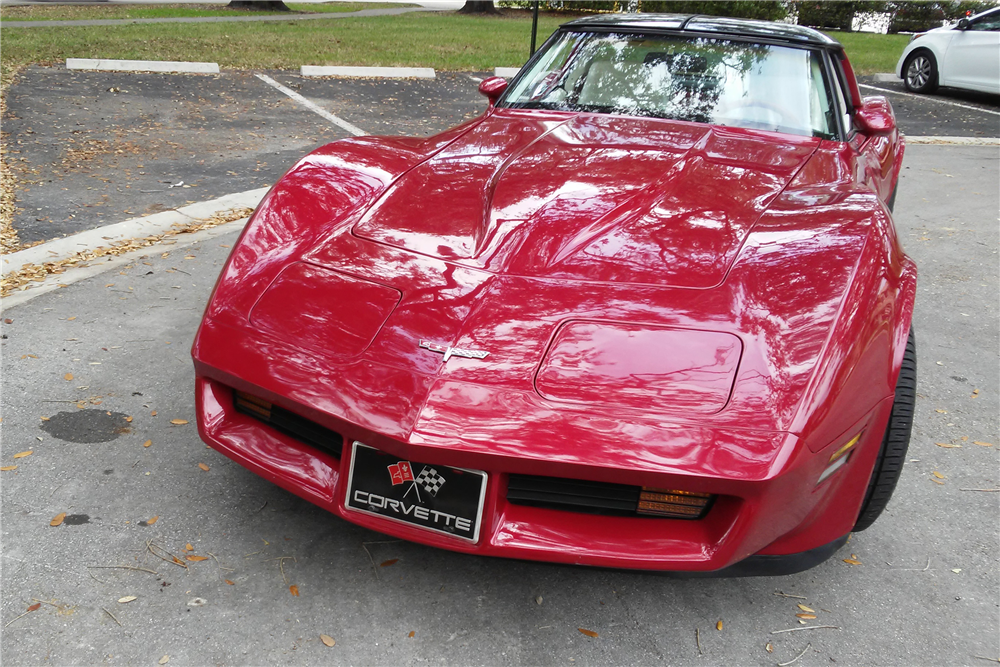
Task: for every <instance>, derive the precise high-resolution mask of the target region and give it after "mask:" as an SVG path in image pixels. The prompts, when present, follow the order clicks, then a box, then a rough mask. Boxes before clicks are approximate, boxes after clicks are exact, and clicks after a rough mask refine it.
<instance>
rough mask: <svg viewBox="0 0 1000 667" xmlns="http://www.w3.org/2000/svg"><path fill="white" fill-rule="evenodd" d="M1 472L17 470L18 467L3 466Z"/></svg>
mask: <svg viewBox="0 0 1000 667" xmlns="http://www.w3.org/2000/svg"><path fill="white" fill-rule="evenodd" d="M0 470H2V471H4V472H7V471H8V470H17V466H3V467H2V468H0Z"/></svg>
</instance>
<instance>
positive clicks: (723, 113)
mask: <svg viewBox="0 0 1000 667" xmlns="http://www.w3.org/2000/svg"><path fill="white" fill-rule="evenodd" d="M500 106H505V107H509V108H516V109H556V110H561V111H590V112H597V113H613V114H626V115H633V116H649V117H653V118H672V119H676V120H686V121H693V122H696V123H715V124H717V125H730V126H735V127H746V128H753V129H762V130H772V131H775V132H786V133H789V134H798V135H804V136H816V137H823V138H826V139H832V138H834V137H835V128H836V125H835V116H834V111H833V105H832V104H831V102H830V97H829V95H828V94H827V87H826V85H825V84H824V81H823V67H822V60H821V55H820V53H819V52H818V51H813V50H809V49H798V48H793V47H786V46H773V45H768V44H754V43H748V42H738V41H731V40H725V39H711V38H702V37H680V36H660V35H634V34H607V33H581V32H565V33H562V34H561V35H559V36H558V37H557V38H556V39H555V40H553V41H552V42H550V43H549V45H548V47H547V48H546V49H545V51H544V52H543V53H541V54H540V55H539V58H538V60H536V61H535V63H534V65H532V67H531V68H530V69H529V70H528V71H526V72H524V73H522V75H521V76H520V77H519V78H518V80H517V82H516V85H514V86H513V87H512V88H511V90H510V91H508V93H507V94H506V95H505V96H504V98H503V101H502V103H501V105H500Z"/></svg>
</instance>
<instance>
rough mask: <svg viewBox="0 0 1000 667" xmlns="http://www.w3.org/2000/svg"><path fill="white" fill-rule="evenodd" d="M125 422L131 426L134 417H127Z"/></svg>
mask: <svg viewBox="0 0 1000 667" xmlns="http://www.w3.org/2000/svg"><path fill="white" fill-rule="evenodd" d="M125 421H127V422H128V423H129V424H131V423H132V417H131V416H129V417H126V418H125Z"/></svg>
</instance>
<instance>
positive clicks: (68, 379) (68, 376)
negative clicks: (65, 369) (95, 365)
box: [63, 373, 73, 382]
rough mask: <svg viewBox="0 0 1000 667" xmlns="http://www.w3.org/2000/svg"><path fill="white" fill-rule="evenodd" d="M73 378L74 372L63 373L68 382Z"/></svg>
mask: <svg viewBox="0 0 1000 667" xmlns="http://www.w3.org/2000/svg"><path fill="white" fill-rule="evenodd" d="M72 379H73V374H72V373H66V375H63V380H66V381H67V382H69V381H70V380H72Z"/></svg>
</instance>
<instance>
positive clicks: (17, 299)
mask: <svg viewBox="0 0 1000 667" xmlns="http://www.w3.org/2000/svg"><path fill="white" fill-rule="evenodd" d="M249 219H250V218H240V219H239V220H234V221H232V222H227V223H225V224H223V225H219V226H218V227H211V228H209V229H203V230H201V231H198V232H194V233H193V234H186V235H185V236H184V238H183V239H178V242H177V243H172V244H169V245H167V246H166V247H168V248H171V249H178V250H179V249H181V248H186V247H188V246H192V245H195V244H196V243H202V242H204V241H208V240H209V239H213V238H215V237H217V236H222V235H224V234H229V233H230V232H235V231H239V230H241V229H242V228H243V226H244V225H245V224H246V223H247V221H248V220H249ZM162 247H163V246H161V248H162ZM150 252H153V250H152V247H147V248H139V249H137V250H133V251H131V252H127V253H125V254H124V255H115V256H112V257H108V258H107V259H105V260H103V261H101V262H97V263H95V264H90V265H88V266H81V267H77V268H74V269H73V270H72V271H67V272H66V273H63V274H56V275H50V276H48V277H46V278H45V280H44V282H40V283H36V284H33V285H32V286H31V287H30V288H28V289H24V290H20V291H17V292H14V293H13V294H11V295H9V296H5V297H4V298H3V299H0V312H4V313H6V312H7V311H8V310H10V309H11V308H14V307H15V306H20V305H21V304H23V303H26V302H28V301H31V300H32V299H34V298H35V297H36V296H42V295H43V294H48V293H49V292H53V291H55V290H57V289H60V288H61V287H62V286H65V285H72V284H73V283H77V282H80V281H81V280H86V279H87V278H92V277H94V276H96V275H100V274H102V273H104V272H106V271H110V270H111V269H116V268H118V267H119V266H123V265H126V264H131V263H133V262H135V261H137V260H139V259H140V258H141V257H145V256H146V255H149V254H150ZM157 252H159V251H157Z"/></svg>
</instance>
